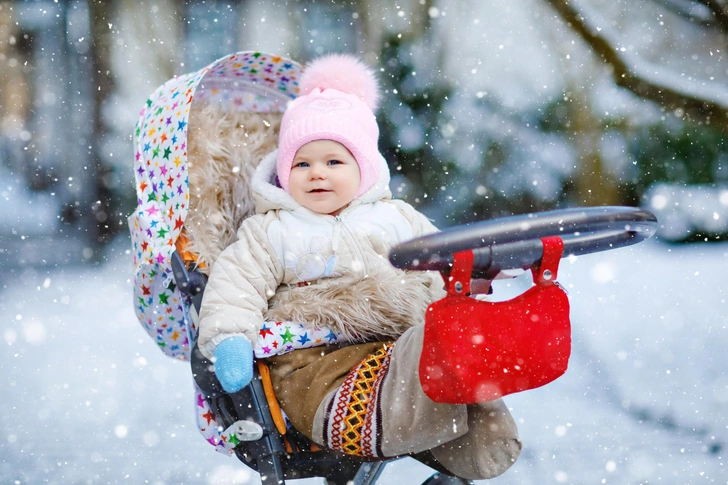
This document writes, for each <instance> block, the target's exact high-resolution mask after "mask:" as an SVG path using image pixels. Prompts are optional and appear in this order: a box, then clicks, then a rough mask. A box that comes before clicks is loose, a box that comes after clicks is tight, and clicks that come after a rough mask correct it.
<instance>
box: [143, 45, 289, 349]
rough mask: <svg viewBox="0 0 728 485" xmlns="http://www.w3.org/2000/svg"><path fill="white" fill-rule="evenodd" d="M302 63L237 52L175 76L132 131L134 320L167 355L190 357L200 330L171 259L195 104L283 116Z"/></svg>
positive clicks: (180, 221) (182, 210)
mask: <svg viewBox="0 0 728 485" xmlns="http://www.w3.org/2000/svg"><path fill="white" fill-rule="evenodd" d="M300 73H301V66H300V65H299V64H298V63H296V62H293V61H291V60H290V59H286V58H284V57H281V56H273V55H270V54H265V53H262V52H238V53H235V54H231V55H228V56H225V57H223V58H221V59H219V60H217V61H215V62H213V63H212V64H209V65H208V66H206V67H204V68H203V69H200V70H199V71H196V72H193V73H190V74H185V75H182V76H177V77H175V78H173V79H171V80H169V81H167V82H166V83H165V84H163V85H162V86H161V87H159V88H158V89H157V90H156V91H155V92H154V94H152V95H151V96H150V97H149V99H147V102H146V104H145V106H144V108H143V109H142V110H141V113H140V114H139V121H137V124H136V128H135V132H134V152H135V153H134V156H135V161H134V176H135V178H136V193H137V208H136V210H135V211H134V213H133V214H131V216H129V228H130V230H131V236H132V246H133V258H134V303H135V308H136V315H137V318H139V321H140V323H141V324H142V325H143V326H144V328H145V329H146V331H147V332H148V333H149V335H150V336H151V337H152V338H153V339H154V340H155V341H156V342H157V345H159V347H160V348H161V349H162V351H163V352H164V353H166V354H167V355H169V356H171V357H175V358H179V359H183V360H186V359H188V358H189V354H190V349H191V346H192V343H191V340H193V339H194V338H195V335H196V332H195V329H194V328H192V322H191V321H190V318H189V307H190V303H189V301H188V300H187V297H185V296H183V295H182V294H181V293H180V291H179V290H178V289H177V288H176V286H175V284H174V279H173V276H172V268H171V264H170V259H171V255H172V253H173V252H174V250H175V243H176V241H177V238H178V237H179V235H180V232H181V230H182V227H183V226H184V222H185V217H186V216H187V210H188V205H189V181H188V178H187V132H188V126H187V125H188V121H189V116H190V109H191V108H192V104H193V101H195V102H197V101H200V100H203V99H204V100H206V101H208V102H219V103H223V104H224V105H225V106H226V107H229V109H231V110H233V109H237V110H243V111H252V112H261V113H266V112H282V111H284V110H285V108H286V105H287V104H288V102H289V101H290V100H292V99H294V98H295V97H296V96H297V95H298V92H299V87H298V80H299V77H300Z"/></svg>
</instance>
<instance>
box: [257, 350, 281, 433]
mask: <svg viewBox="0 0 728 485" xmlns="http://www.w3.org/2000/svg"><path fill="white" fill-rule="evenodd" d="M256 363H257V364H258V372H259V373H260V379H261V381H262V382H263V391H264V392H265V400H266V401H268V407H269V408H270V414H271V416H272V417H273V422H274V423H275V424H276V428H278V432H279V433H280V434H281V435H285V434H286V422H285V420H284V419H283V413H282V412H281V405H280V404H278V399H276V395H275V393H274V392H273V381H271V380H270V369H269V368H268V366H267V365H266V364H265V362H263V361H261V360H256Z"/></svg>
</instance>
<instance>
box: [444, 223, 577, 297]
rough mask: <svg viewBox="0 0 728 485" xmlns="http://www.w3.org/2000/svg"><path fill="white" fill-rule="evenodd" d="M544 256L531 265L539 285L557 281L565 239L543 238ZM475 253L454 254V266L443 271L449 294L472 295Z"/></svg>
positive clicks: (469, 250) (534, 278)
mask: <svg viewBox="0 0 728 485" xmlns="http://www.w3.org/2000/svg"><path fill="white" fill-rule="evenodd" d="M541 243H542V244H543V256H542V257H541V261H540V264H538V263H537V264H535V265H533V267H531V272H532V273H533V282H534V283H536V284H537V285H549V284H553V283H554V282H555V281H556V277H557V276H558V273H559V261H561V256H562V255H563V254H564V241H563V240H562V239H561V237H559V236H550V237H543V238H541ZM474 259H475V258H474V255H473V251H472V250H471V249H468V250H466V251H459V252H457V253H455V254H453V263H452V268H451V269H450V271H449V272H447V273H446V272H444V271H443V272H442V278H443V279H444V280H445V289H446V290H447V294H448V295H449V296H468V295H470V278H471V277H472V275H473V262H474Z"/></svg>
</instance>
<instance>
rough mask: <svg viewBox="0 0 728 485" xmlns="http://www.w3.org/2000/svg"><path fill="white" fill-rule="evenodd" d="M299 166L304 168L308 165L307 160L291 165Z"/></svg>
mask: <svg viewBox="0 0 728 485" xmlns="http://www.w3.org/2000/svg"><path fill="white" fill-rule="evenodd" d="M296 167H300V168H306V167H308V162H298V163H296V164H294V165H293V168H296Z"/></svg>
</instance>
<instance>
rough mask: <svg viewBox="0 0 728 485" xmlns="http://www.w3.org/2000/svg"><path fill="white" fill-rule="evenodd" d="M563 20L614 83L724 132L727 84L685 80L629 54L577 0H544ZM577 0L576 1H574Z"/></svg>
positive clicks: (727, 123) (605, 25)
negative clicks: (603, 65) (606, 68)
mask: <svg viewBox="0 0 728 485" xmlns="http://www.w3.org/2000/svg"><path fill="white" fill-rule="evenodd" d="M545 1H546V2H547V3H549V4H550V5H551V6H552V7H553V8H554V10H556V12H557V13H558V14H559V16H560V17H561V18H562V19H563V20H564V22H566V24H567V25H568V26H569V27H570V28H571V29H572V30H573V31H574V32H576V33H577V34H578V35H579V36H580V37H581V38H582V39H583V40H584V41H585V42H586V43H587V44H588V45H589V46H590V47H591V49H592V50H593V51H594V52H595V53H596V54H597V55H598V56H599V57H601V59H602V60H603V61H604V62H605V63H607V64H608V65H610V66H611V67H612V68H613V76H614V80H615V82H616V83H617V85H619V86H622V87H624V88H626V89H628V90H630V91H632V92H633V93H635V94H636V95H638V96H640V97H642V98H645V99H649V100H652V101H654V102H656V103H658V104H659V105H661V106H663V107H664V108H666V109H669V110H671V111H673V110H681V111H682V112H684V113H685V115H686V116H687V117H688V118H689V119H691V120H692V121H698V122H704V123H709V124H712V125H717V126H720V127H721V128H722V129H724V130H725V131H727V132H728V88H726V87H725V86H722V85H719V84H718V83H706V82H700V81H694V80H687V79H685V78H684V77H683V76H681V75H680V74H679V73H672V72H669V71H667V70H666V69H665V67H663V66H657V65H654V64H652V63H650V62H649V61H647V60H644V59H640V58H639V57H637V56H635V55H633V54H631V53H630V52H628V50H627V49H626V48H625V47H622V42H621V40H620V37H619V35H618V34H617V33H616V32H614V31H613V30H612V29H611V27H610V24H609V22H607V21H605V20H603V19H600V15H599V14H598V12H595V11H593V10H591V9H589V8H588V7H587V6H586V5H584V4H583V3H580V2H579V1H578V0H545ZM577 4H578V5H577Z"/></svg>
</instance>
